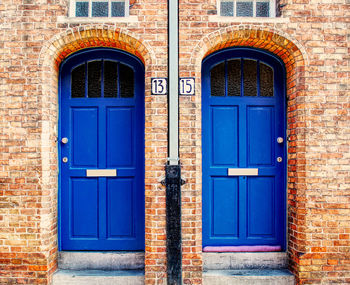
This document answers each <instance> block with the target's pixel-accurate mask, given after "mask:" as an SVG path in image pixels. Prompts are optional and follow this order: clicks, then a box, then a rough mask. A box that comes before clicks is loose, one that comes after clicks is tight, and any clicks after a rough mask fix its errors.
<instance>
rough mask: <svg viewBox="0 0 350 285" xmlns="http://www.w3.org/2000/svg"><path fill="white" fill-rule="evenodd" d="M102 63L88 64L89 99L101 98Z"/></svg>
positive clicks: (93, 62) (92, 62)
mask: <svg viewBox="0 0 350 285" xmlns="http://www.w3.org/2000/svg"><path fill="white" fill-rule="evenodd" d="M101 67H102V64H101V61H91V62H89V63H88V97H90V98H97V97H101Z"/></svg>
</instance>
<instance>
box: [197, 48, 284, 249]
mask: <svg viewBox="0 0 350 285" xmlns="http://www.w3.org/2000/svg"><path fill="white" fill-rule="evenodd" d="M231 58H251V59H256V60H259V59H261V60H263V61H264V62H266V61H270V62H273V63H274V65H278V67H279V68H280V70H281V73H280V74H278V75H277V79H278V82H279V84H277V85H278V91H277V92H278V96H281V98H280V99H281V103H280V107H281V109H280V111H282V112H283V122H281V123H282V124H283V126H282V127H283V136H284V141H285V144H284V146H283V156H284V163H283V170H282V171H283V173H284V176H283V185H282V186H281V188H282V189H283V193H282V195H283V200H282V202H283V205H281V207H282V210H281V211H282V212H283V215H284V217H283V219H282V220H283V221H282V226H283V228H284V230H282V231H281V233H282V235H283V236H282V244H281V247H282V251H286V248H287V236H288V228H287V219H288V213H287V179H288V172H287V170H288V169H287V166H288V156H287V154H288V153H287V149H288V140H287V114H288V110H287V97H286V94H287V89H286V78H287V76H286V74H287V72H286V68H285V64H284V62H283V61H282V60H281V59H280V58H279V57H277V56H276V55H275V54H273V53H271V52H268V51H266V50H263V49H258V48H251V47H230V48H225V49H222V50H219V51H216V52H214V53H212V54H210V55H208V56H206V57H205V58H204V59H203V60H202V65H201V74H202V81H201V82H202V84H201V92H202V95H201V100H202V101H201V102H202V104H201V106H202V107H201V118H202V119H201V129H202V136H201V144H202V152H201V155H202V241H203V240H204V239H203V233H204V231H203V228H204V224H205V223H204V219H205V214H204V209H205V207H203V206H204V203H205V199H204V197H203V196H204V194H205V193H204V191H203V181H204V179H203V178H204V177H205V176H206V175H208V173H206V171H205V167H204V163H205V162H206V161H207V160H205V159H204V157H205V156H206V155H205V154H204V148H203V146H204V145H206V146H207V143H204V139H205V134H206V130H207V127H205V126H204V124H205V122H204V120H203V118H204V116H203V112H205V109H204V108H208V106H209V104H208V103H207V101H208V99H209V96H210V95H208V92H207V91H206V90H204V89H205V88H204V86H210V76H209V75H210V72H209V71H210V69H211V68H212V67H213V66H215V65H216V64H217V63H219V62H221V61H224V60H228V59H231ZM204 82H205V84H203V83H204ZM274 87H275V86H274ZM277 92H276V93H277ZM206 123H207V124H208V122H206ZM204 246H205V245H204V242H203V247H204Z"/></svg>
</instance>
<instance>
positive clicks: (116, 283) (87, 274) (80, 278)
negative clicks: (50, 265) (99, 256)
mask: <svg viewBox="0 0 350 285" xmlns="http://www.w3.org/2000/svg"><path fill="white" fill-rule="evenodd" d="M112 284H113V285H144V284H145V281H144V272H143V271H142V270H115V271H105V270H62V269H60V270H58V271H57V272H55V274H54V275H53V280H52V285H112Z"/></svg>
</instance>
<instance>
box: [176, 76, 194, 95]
mask: <svg viewBox="0 0 350 285" xmlns="http://www.w3.org/2000/svg"><path fill="white" fill-rule="evenodd" d="M194 88H195V86H194V78H193V77H182V78H180V80H179V93H180V95H187V96H191V95H194Z"/></svg>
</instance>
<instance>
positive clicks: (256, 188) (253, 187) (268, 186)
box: [247, 177, 276, 238]
mask: <svg viewBox="0 0 350 285" xmlns="http://www.w3.org/2000/svg"><path fill="white" fill-rule="evenodd" d="M247 180H248V182H247V203H248V209H247V223H248V231H247V232H248V238H261V237H264V238H275V210H276V209H275V185H274V178H273V177H247Z"/></svg>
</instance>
